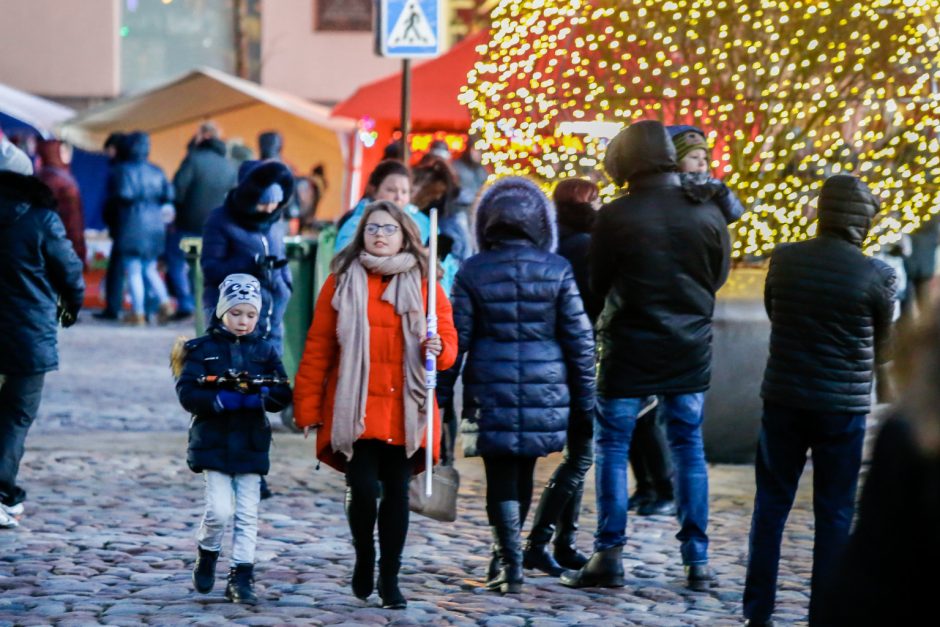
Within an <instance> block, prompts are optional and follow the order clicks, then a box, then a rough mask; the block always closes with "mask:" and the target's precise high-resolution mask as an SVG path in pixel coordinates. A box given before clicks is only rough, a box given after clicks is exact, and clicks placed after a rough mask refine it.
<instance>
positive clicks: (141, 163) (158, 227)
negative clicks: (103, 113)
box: [108, 132, 173, 260]
mask: <svg viewBox="0 0 940 627" xmlns="http://www.w3.org/2000/svg"><path fill="white" fill-rule="evenodd" d="M125 141H126V145H125V150H126V154H127V160H126V161H121V162H120V163H118V164H117V165H116V166H115V167H114V169H113V170H112V172H111V175H110V178H109V183H108V187H109V190H108V196H109V202H110V203H113V206H114V208H115V210H116V212H117V240H116V241H115V246H117V247H118V250H119V251H120V252H121V254H122V255H123V256H124V257H125V258H126V257H140V258H142V259H147V260H150V259H156V258H157V257H159V256H160V255H162V254H163V251H164V248H165V242H166V224H165V223H164V221H163V212H162V207H163V205H166V204H172V202H173V187H172V186H171V185H170V182H169V181H168V180H167V178H166V176H164V174H163V170H161V169H160V168H158V167H157V166H155V165H153V164H152V163H148V162H147V157H148V156H149V154H150V138H149V137H148V136H147V134H146V133H140V132H137V133H131V134H130V135H128V136H127V138H126V140H125Z"/></svg>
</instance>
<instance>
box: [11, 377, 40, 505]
mask: <svg viewBox="0 0 940 627" xmlns="http://www.w3.org/2000/svg"><path fill="white" fill-rule="evenodd" d="M45 376H46V375H45V374H42V373H41V374H34V375H25V376H17V375H0V502H3V504H4V505H7V506H13V505H16V504H18V503H21V502H22V501H23V500H24V499H25V498H26V490H24V489H23V488H21V487H19V486H18V485H16V476H17V474H19V471H20V460H22V459H23V452H24V450H25V448H26V434H27V433H28V432H29V428H30V427H31V426H32V424H33V421H34V420H35V419H36V414H37V413H38V412H39V401H40V399H41V398H42V385H43V381H44V379H45Z"/></svg>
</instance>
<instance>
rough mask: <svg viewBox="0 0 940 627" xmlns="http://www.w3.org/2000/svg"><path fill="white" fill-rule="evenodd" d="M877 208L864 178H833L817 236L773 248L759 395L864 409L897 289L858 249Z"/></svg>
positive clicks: (825, 408)
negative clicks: (768, 326) (766, 347)
mask: <svg viewBox="0 0 940 627" xmlns="http://www.w3.org/2000/svg"><path fill="white" fill-rule="evenodd" d="M877 212H878V201H877V200H876V199H875V198H874V197H873V196H872V195H871V193H870V192H869V191H868V188H867V187H866V186H865V184H864V183H863V182H861V181H860V180H859V179H857V178H855V177H853V176H847V175H837V176H833V177H831V178H829V180H827V181H826V183H825V184H824V185H823V188H822V192H821V193H820V196H819V236H817V237H815V238H813V239H811V240H807V241H804V242H798V243H795V244H787V245H783V246H778V247H777V248H776V249H775V250H774V252H773V255H772V257H771V259H770V273H769V274H768V276H767V284H766V286H765V288H764V303H765V305H766V308H767V315H768V316H770V322H771V335H770V358H769V359H768V361H767V370H766V371H765V373H764V384H763V389H762V393H761V395H762V396H763V397H764V399H765V400H768V401H772V402H774V403H777V404H781V405H786V406H790V407H796V408H800V409H810V410H815V411H822V412H833V413H867V412H868V410H869V409H870V408H871V385H872V370H873V368H874V365H875V353H876V348H878V349H879V351H878V352H880V353H882V355H883V356H885V355H884V354H885V353H886V350H880V349H883V348H886V346H885V343H886V342H887V340H888V338H889V333H890V327H891V321H892V317H893V313H894V298H895V289H896V285H895V283H896V278H895V275H894V271H893V270H892V269H891V268H889V267H888V266H887V264H885V263H883V262H881V261H879V260H876V259H871V258H869V257H866V256H865V255H864V254H862V251H861V245H862V242H863V241H864V240H865V237H866V236H867V235H868V229H869V228H870V227H871V223H872V219H873V218H874V216H875V214H876V213H877Z"/></svg>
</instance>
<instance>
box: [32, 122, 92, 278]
mask: <svg viewBox="0 0 940 627" xmlns="http://www.w3.org/2000/svg"><path fill="white" fill-rule="evenodd" d="M61 148H62V142H60V141H59V140H57V139H52V140H46V141H41V142H39V145H38V146H37V147H36V152H37V153H38V154H39V158H40V159H41V160H42V168H41V169H40V170H39V173H38V174H36V176H37V177H38V178H39V180H40V181H42V182H43V183H45V184H46V186H47V187H48V188H49V189H51V190H52V195H53V196H55V200H56V212H57V213H58V214H59V218H61V219H62V224H64V225H65V235H66V237H68V238H69V241H70V242H72V248H74V249H75V254H76V255H78V258H79V259H81V260H82V265H83V266H84V264H85V260H86V257H87V249H86V247H85V215H84V212H83V211H82V197H81V194H80V193H79V191H78V182H77V181H76V180H75V177H74V176H72V171H71V170H70V169H69V166H68V165H66V164H65V163H64V162H63V161H62V152H61Z"/></svg>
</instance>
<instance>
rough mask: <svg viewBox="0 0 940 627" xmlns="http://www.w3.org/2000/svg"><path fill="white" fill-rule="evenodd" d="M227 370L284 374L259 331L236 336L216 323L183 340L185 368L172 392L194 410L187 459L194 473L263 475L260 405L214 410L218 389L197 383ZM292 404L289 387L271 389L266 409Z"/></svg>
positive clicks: (267, 442) (264, 430) (265, 437)
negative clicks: (174, 391) (193, 338)
mask: <svg viewBox="0 0 940 627" xmlns="http://www.w3.org/2000/svg"><path fill="white" fill-rule="evenodd" d="M229 370H235V371H236V372H248V373H249V374H251V375H270V376H278V377H286V375H285V374H284V366H283V365H282V364H281V360H280V358H279V357H278V354H277V351H276V350H275V348H274V345H273V344H271V343H270V342H268V341H267V340H264V339H261V335H260V332H259V331H255V333H253V334H251V335H248V336H242V337H236V336H235V335H234V334H232V333H231V332H229V331H228V330H227V329H225V328H224V327H223V326H221V325H219V324H214V325H213V326H212V327H210V329H209V332H208V334H206V335H204V336H202V337H198V338H196V339H195V340H190V341H189V342H188V343H187V344H186V357H185V362H184V365H183V372H182V375H181V376H180V378H179V380H178V381H177V382H176V393H177V395H178V396H179V399H180V404H181V405H182V406H183V409H185V410H186V411H188V412H190V413H192V414H193V421H192V425H191V426H190V428H189V450H188V451H187V458H186V459H187V463H188V464H189V468H190V470H192V471H193V472H202V471H203V470H217V471H219V472H224V473H227V474H230V475H240V474H259V475H265V474H267V473H268V470H269V468H270V465H271V463H270V459H269V457H268V449H269V448H270V447H271V425H270V424H269V423H268V419H267V416H265V412H264V411H262V410H261V409H240V410H236V411H221V412H220V411H218V408H217V407H216V405H215V398H216V395H217V394H218V389H216V388H213V387H208V386H203V385H200V384H199V383H198V379H199V377H200V376H202V375H222V374H225V373H226V372H227V371H229ZM290 403H291V389H290V386H288V385H277V386H274V387H272V388H271V389H270V390H269V391H268V394H267V395H266V396H265V398H264V409H265V410H267V411H269V412H279V411H281V410H282V409H284V408H285V407H287V406H288V405H290Z"/></svg>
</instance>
